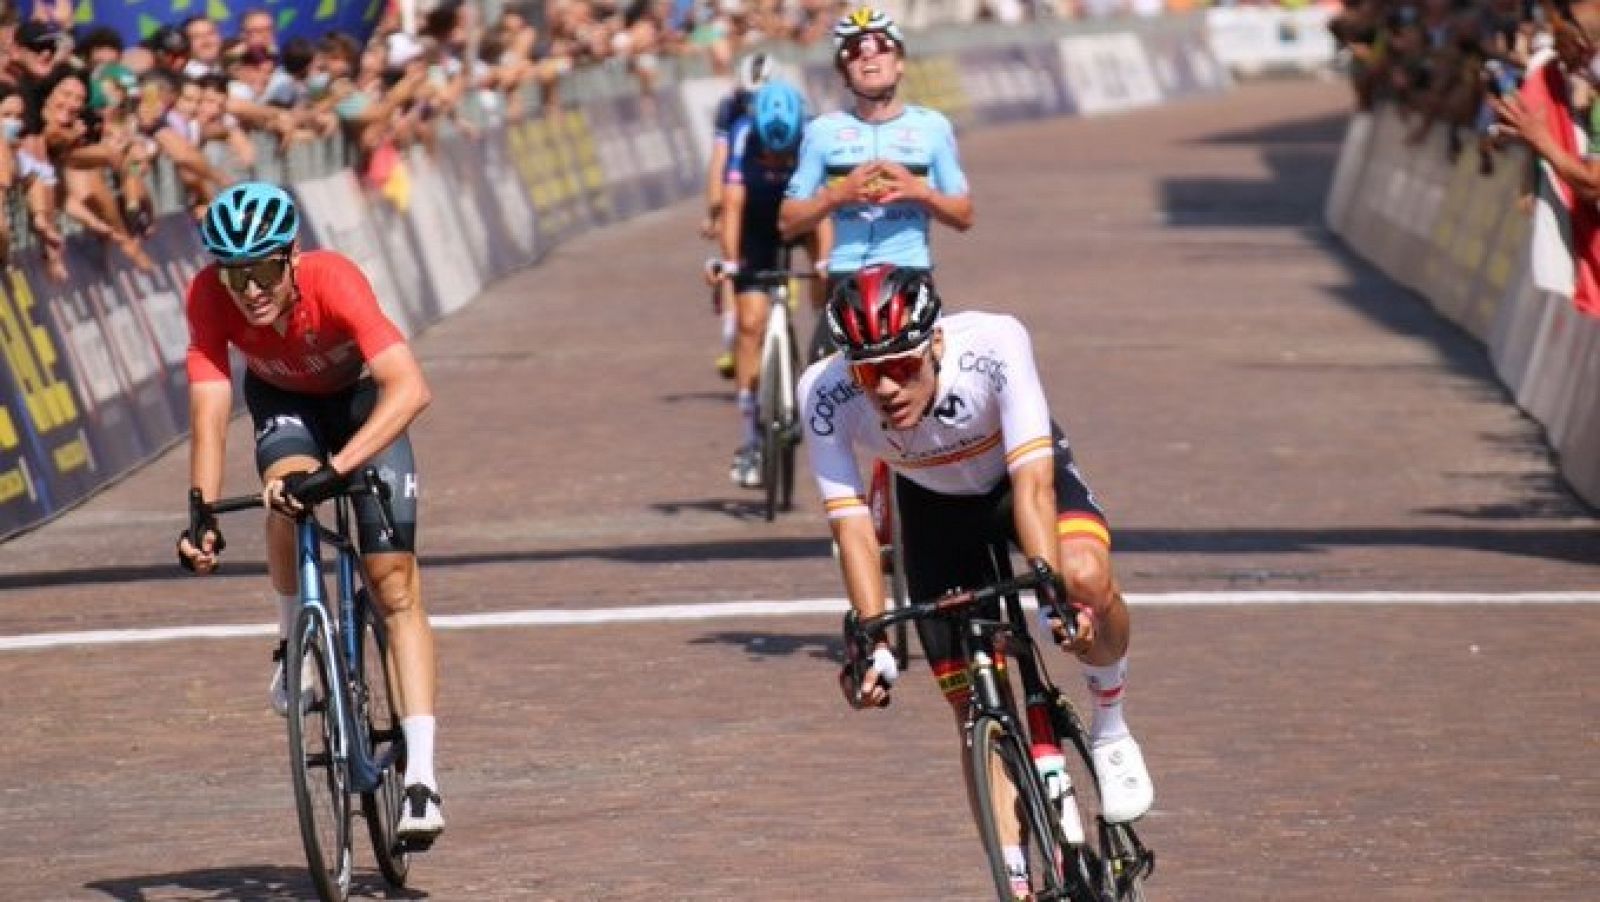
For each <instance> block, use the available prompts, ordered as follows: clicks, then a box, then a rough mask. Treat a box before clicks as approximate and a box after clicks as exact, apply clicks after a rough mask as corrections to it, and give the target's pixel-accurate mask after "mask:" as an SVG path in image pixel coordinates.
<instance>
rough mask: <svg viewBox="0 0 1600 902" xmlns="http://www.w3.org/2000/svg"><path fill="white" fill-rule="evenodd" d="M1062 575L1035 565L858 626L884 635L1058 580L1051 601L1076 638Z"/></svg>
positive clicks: (867, 633)
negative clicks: (904, 625)
mask: <svg viewBox="0 0 1600 902" xmlns="http://www.w3.org/2000/svg"><path fill="white" fill-rule="evenodd" d="M1059 579H1060V576H1059V575H1058V574H1056V573H1054V572H1052V571H1049V570H1041V569H1038V568H1035V569H1033V570H1031V571H1029V572H1028V573H1025V574H1023V575H1021V576H1018V577H1014V578H1012V579H1006V580H1000V581H998V582H995V583H991V584H990V585H987V586H983V587H981V588H977V589H961V590H957V591H955V592H952V593H950V594H948V595H942V596H939V597H938V598H930V599H927V600H924V601H915V602H912V603H910V604H908V605H906V606H905V607H903V608H901V609H899V610H896V611H887V612H885V613H882V614H877V615H874V616H872V617H868V618H866V619H864V620H861V621H859V622H858V624H857V627H856V629H857V630H858V631H859V632H860V634H861V635H862V636H867V637H870V636H876V635H881V634H882V633H883V632H884V631H886V630H887V629H889V628H890V627H892V626H895V625H896V624H900V623H906V622H909V621H913V620H928V619H932V618H937V617H950V616H953V615H955V614H958V613H960V612H962V611H965V610H968V609H969V608H973V607H976V606H977V605H980V604H984V603H985V602H988V601H992V600H994V599H996V598H1000V597H1003V596H1006V595H1014V594H1017V593H1020V592H1030V591H1031V592H1034V593H1035V594H1038V592H1039V589H1040V588H1042V587H1043V586H1045V584H1047V583H1056V584H1057V586H1056V587H1057V591H1056V592H1054V593H1052V594H1053V596H1054V597H1053V598H1051V600H1050V603H1051V604H1052V606H1053V607H1054V608H1055V616H1056V617H1057V618H1059V619H1060V620H1061V622H1062V624H1063V625H1064V626H1065V627H1066V631H1067V639H1068V641H1071V640H1072V639H1076V638H1077V633H1078V621H1077V618H1076V617H1074V616H1072V614H1073V612H1072V610H1071V609H1070V606H1069V605H1068V604H1067V603H1066V598H1065V594H1066V593H1065V592H1062V591H1060V588H1061V587H1060V585H1059V583H1058V582H1057V581H1058V580H1059ZM1040 601H1041V602H1043V601H1044V599H1042V598H1041V599H1040Z"/></svg>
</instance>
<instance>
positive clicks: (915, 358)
mask: <svg viewBox="0 0 1600 902" xmlns="http://www.w3.org/2000/svg"><path fill="white" fill-rule="evenodd" d="M927 350H928V349H927V348H926V347H922V348H918V349H916V350H915V351H911V352H909V353H906V354H895V355H894V356H892V357H874V358H871V359H868V360H856V361H852V362H851V363H850V377H851V378H853V379H855V380H856V384H857V385H859V386H861V387H862V388H865V389H871V388H873V387H874V386H876V385H877V384H878V380H879V379H888V380H889V381H890V382H893V383H894V384H896V385H905V384H906V383H908V382H910V381H911V380H913V379H915V378H917V375H918V374H919V373H921V372H922V367H923V364H925V363H926V362H927V360H928V355H927Z"/></svg>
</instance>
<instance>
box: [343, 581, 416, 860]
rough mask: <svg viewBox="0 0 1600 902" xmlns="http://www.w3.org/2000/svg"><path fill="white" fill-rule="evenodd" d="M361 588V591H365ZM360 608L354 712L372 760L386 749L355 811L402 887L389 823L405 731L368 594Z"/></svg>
mask: <svg viewBox="0 0 1600 902" xmlns="http://www.w3.org/2000/svg"><path fill="white" fill-rule="evenodd" d="M365 592H366V590H365V589H363V590H362V593H363V594H365ZM358 604H359V605H360V607H361V609H362V610H363V611H365V615H364V616H363V618H362V628H361V662H362V663H361V668H362V677H361V680H360V682H359V683H356V684H355V685H354V686H353V687H352V688H353V689H354V690H355V691H354V692H352V693H351V694H352V695H355V696H356V697H358V698H359V699H360V701H359V702H358V704H357V706H356V713H357V715H358V716H359V717H360V718H361V722H362V724H363V725H364V730H363V732H364V735H365V737H366V741H367V748H368V749H369V750H370V752H371V754H372V758H373V760H374V761H376V760H380V759H381V758H382V757H384V756H385V755H392V756H393V757H392V759H391V760H390V762H389V765H388V766H387V767H385V768H384V769H383V772H382V774H381V775H380V777H379V783H378V788H377V789H375V790H373V791H371V792H364V793H362V794H361V813H362V815H363V817H364V818H365V819H366V822H367V835H368V837H370V838H371V840H372V854H373V857H374V858H375V859H377V862H378V871H379V872H380V873H382V874H383V879H384V881H385V882H387V883H388V884H389V885H390V886H392V887H396V888H399V887H403V886H405V885H406V878H407V877H408V876H409V875H410V872H411V856H410V854H409V853H408V852H407V850H406V848H405V847H404V845H403V844H402V843H401V842H400V839H399V836H398V835H397V834H396V833H395V827H396V826H397V825H398V824H399V822H400V806H401V805H402V804H404V802H405V793H406V791H405V785H404V778H405V734H404V733H402V732H401V729H400V712H399V710H398V708H397V707H396V706H395V699H397V698H398V697H399V694H398V693H397V692H396V691H395V685H394V681H393V679H391V671H390V669H389V668H388V667H387V666H386V659H387V658H386V652H387V650H388V645H389V642H388V637H387V635H386V634H385V633H384V628H383V624H382V622H381V621H379V620H378V619H377V616H376V612H374V611H373V609H372V607H371V602H370V600H367V601H361V602H358Z"/></svg>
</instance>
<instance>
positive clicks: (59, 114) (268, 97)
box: [0, 0, 1187, 280]
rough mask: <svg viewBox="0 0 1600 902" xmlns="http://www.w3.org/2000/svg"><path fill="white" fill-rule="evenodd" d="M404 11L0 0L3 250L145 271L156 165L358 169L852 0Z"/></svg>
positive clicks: (1094, 4) (1113, 8)
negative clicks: (594, 73)
mask: <svg viewBox="0 0 1600 902" xmlns="http://www.w3.org/2000/svg"><path fill="white" fill-rule="evenodd" d="M1154 2H1155V7H1154V8H1155V9H1157V10H1159V9H1160V8H1161V7H1162V5H1163V3H1162V0H1154ZM418 5H419V6H420V7H421V12H420V13H418V14H417V15H416V21H414V22H404V21H403V20H404V19H406V18H407V17H406V16H404V15H403V14H402V10H401V8H400V5H399V4H398V3H393V2H391V3H390V4H388V6H387V7H386V8H385V11H384V13H383V15H382V18H381V20H380V22H379V23H378V25H377V28H376V30H375V31H374V32H373V33H372V35H371V36H370V37H368V38H367V39H366V40H364V41H362V40H357V39H356V38H355V37H353V36H352V35H349V34H345V33H341V32H337V31H335V32H330V33H327V34H323V35H321V36H320V37H318V38H316V39H310V38H306V37H294V38H290V39H287V40H280V37H279V35H278V34H277V25H276V22H277V20H276V18H275V16H274V14H273V13H272V12H271V11H269V10H268V9H266V8H257V9H252V10H249V11H246V12H243V13H242V14H241V15H239V16H238V17H237V18H236V19H234V20H233V21H236V22H237V23H238V27H237V29H236V31H235V32H234V33H231V34H230V33H225V32H224V31H223V29H222V28H220V27H219V25H218V24H217V22H215V21H213V20H212V19H209V18H207V17H205V16H204V15H196V16H193V17H191V18H189V19H187V20H184V21H182V22H179V23H176V24H170V25H163V26H161V27H160V28H158V29H156V30H155V31H153V32H151V33H150V34H149V35H148V36H146V37H145V38H144V39H143V40H141V41H139V42H138V43H129V42H126V41H124V39H123V37H122V35H121V34H119V33H118V32H117V31H116V30H114V29H111V28H108V27H104V26H96V25H94V24H93V23H90V24H87V25H81V24H80V25H73V23H74V22H75V21H76V20H77V19H78V18H79V17H78V16H77V10H75V3H74V0H38V2H36V3H35V4H34V8H33V10H32V12H31V13H30V14H29V15H27V16H23V15H22V14H21V13H20V12H19V10H18V8H17V5H16V4H15V3H14V2H11V0H0V127H3V128H4V138H5V140H4V141H3V142H0V192H4V194H5V195H6V208H7V215H5V216H0V262H3V261H6V260H9V257H10V252H11V248H12V245H13V242H14V240H17V241H20V240H23V239H22V238H21V236H18V235H17V234H16V233H17V231H18V230H23V231H26V233H27V236H26V238H27V239H28V240H31V242H32V243H33V244H35V245H36V246H37V247H38V248H39V251H40V254H41V258H42V260H43V263H44V266H45V268H46V271H47V272H48V274H49V275H50V277H51V278H54V279H57V280H64V279H66V277H67V275H68V274H67V266H66V256H65V253H64V247H65V235H66V234H67V233H68V232H70V231H73V230H82V231H86V232H88V233H91V234H93V235H95V236H98V237H99V238H101V239H103V240H104V241H105V242H106V243H108V244H109V245H113V246H114V247H115V248H116V251H117V252H119V253H120V254H122V255H124V256H125V257H126V258H127V259H128V260H129V261H131V262H132V263H133V265H135V266H138V267H141V268H143V267H149V266H150V265H151V261H150V259H149V257H148V256H147V254H146V252H145V250H144V247H143V243H144V240H145V239H146V238H147V237H148V236H149V234H150V232H151V229H152V228H153V225H154V221H155V215H156V212H157V209H156V197H157V196H158V192H157V190H156V188H157V187H158V186H157V185H155V184H154V180H155V179H156V178H158V177H159V176H157V172H158V171H159V172H161V173H167V172H170V174H171V175H170V178H171V180H172V185H171V188H173V189H175V193H176V194H177V195H178V196H179V197H180V198H181V200H180V203H181V205H182V207H183V208H184V209H186V210H188V211H189V212H190V213H191V214H193V215H196V216H198V215H199V213H200V212H201V211H203V210H204V209H205V207H206V205H207V204H208V203H209V202H210V200H211V198H212V197H213V196H214V195H215V194H216V193H217V192H218V191H219V190H220V189H221V188H223V187H224V186H226V185H227V184H229V183H231V182H232V181H233V180H234V179H235V178H236V177H239V176H242V175H244V174H247V173H250V172H251V170H252V167H253V166H254V165H255V164H256V163H257V162H258V160H259V157H260V156H261V155H262V154H284V153H286V152H288V151H289V150H290V149H291V148H292V147H293V146H294V145H295V144H296V143H300V142H308V141H317V140H320V139H323V138H327V137H329V136H333V135H339V136H342V137H343V138H344V144H343V146H344V147H345V148H346V153H347V154H348V155H349V157H350V159H349V160H348V162H349V163H350V164H351V165H352V166H354V167H356V169H357V171H358V172H362V173H366V172H367V171H368V170H369V168H370V167H372V166H373V165H374V164H375V163H378V162H381V161H382V160H384V159H385V158H389V159H392V158H393V156H394V152H395V151H403V150H405V149H406V148H408V147H410V146H412V145H417V144H420V145H422V146H424V147H428V146H430V145H431V142H432V141H433V140H434V139H435V137H436V136H437V134H438V133H439V131H440V129H441V127H448V128H452V129H456V130H459V131H462V132H465V133H467V134H469V135H470V134H473V133H475V132H476V131H478V130H479V129H482V128H484V127H486V126H493V125H496V124H499V123H502V122H505V121H507V120H515V119H519V118H521V117H522V116H524V115H526V114H527V111H528V110H529V109H555V108H558V107H559V104H560V102H561V99H562V98H561V97H560V91H561V85H562V84H563V76H564V75H565V74H566V73H569V72H572V71H574V70H576V69H579V68H582V67H609V68H610V69H612V70H614V71H616V72H620V73H625V74H627V75H628V76H630V77H632V78H634V79H637V81H638V83H639V87H640V88H641V90H642V91H644V92H645V93H646V94H647V95H648V94H649V92H651V91H652V90H653V89H654V88H655V87H656V86H657V84H658V82H659V76H660V71H661V68H662V65H663V63H664V61H665V60H667V59H669V58H675V57H676V58H681V57H690V56H701V57H704V59H705V60H706V61H707V62H708V64H709V68H710V70H711V71H712V72H713V73H717V74H730V73H731V72H732V69H733V65H734V62H735V60H736V59H737V58H738V57H739V56H740V55H741V54H743V53H745V52H748V51H749V50H750V49H751V48H752V47H754V46H757V45H759V44H761V43H763V42H769V41H783V42H789V43H792V44H795V45H799V46H806V45H810V44H814V43H817V42H819V41H822V40H825V39H827V37H828V35H829V32H830V28H831V26H832V23H833V21H834V20H835V19H836V18H837V17H838V16H839V15H840V14H841V13H842V12H843V11H844V10H846V9H847V8H848V7H849V6H850V5H851V4H850V3H848V2H841V0H628V2H619V0H524V2H516V0H510V2H504V3H498V4H493V5H491V7H490V8H495V9H497V14H496V16H495V18H494V19H493V21H490V22H480V21H479V14H478V11H479V9H480V8H482V6H483V5H482V4H479V3H476V2H464V0H444V2H433V3H430V2H429V0H422V2H421V3H420V4H418ZM1150 5H1151V4H1150V3H1149V2H1141V0H987V2H986V3H985V5H984V7H983V9H984V16H985V17H986V18H993V19H999V20H1002V21H1018V20H1021V19H1026V18H1032V17H1047V16H1048V17H1077V16H1088V17H1101V16H1109V15H1124V14H1127V15H1135V14H1144V15H1147V14H1150V10H1149V7H1150ZM1173 5H1174V6H1179V5H1182V6H1187V3H1182V4H1173ZM405 25H409V26H410V27H409V28H407V27H403V26H405ZM162 196H167V195H162Z"/></svg>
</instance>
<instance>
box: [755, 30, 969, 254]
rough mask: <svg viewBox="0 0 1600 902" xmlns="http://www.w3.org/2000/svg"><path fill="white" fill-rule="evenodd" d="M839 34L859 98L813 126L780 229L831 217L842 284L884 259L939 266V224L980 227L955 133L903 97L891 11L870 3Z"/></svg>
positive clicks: (847, 75) (840, 61)
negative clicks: (934, 253) (933, 238)
mask: <svg viewBox="0 0 1600 902" xmlns="http://www.w3.org/2000/svg"><path fill="white" fill-rule="evenodd" d="M833 40H834V47H835V56H834V65H835V66H836V67H837V68H838V70H839V73H840V75H841V76H843V78H844V81H845V85H846V86H847V87H848V88H849V89H850V92H851V93H852V94H853V95H855V103H854V105H853V107H852V109H850V110H848V111H845V110H841V111H838V112H834V113H829V114H828V115H826V116H819V117H817V118H816V119H815V120H813V121H812V123H811V124H810V125H809V126H807V127H806V133H805V138H804V140H802V142H801V145H800V163H799V167H798V168H797V169H796V170H795V174H794V177H793V178H791V179H790V180H789V188H788V191H787V194H786V196H785V198H784V201H783V207H782V209H781V211H780V212H779V215H778V223H779V228H781V229H782V230H783V234H784V237H785V238H788V239H791V240H792V238H793V236H796V235H804V234H806V233H808V232H810V231H811V230H812V229H814V228H816V225H817V223H819V222H821V221H822V220H824V219H830V218H831V219H832V221H833V224H834V236H835V237H834V247H833V252H832V253H831V254H830V255H829V258H828V262H829V274H830V276H832V277H833V278H834V279H835V281H837V279H839V278H842V277H844V276H847V275H849V274H850V273H852V272H855V271H856V270H858V269H860V268H861V267H863V266H869V265H871V264H874V263H893V264H895V265H897V266H901V267H917V268H920V269H931V268H932V266H933V263H932V258H931V256H930V254H929V250H928V228H929V223H930V222H931V221H934V220H937V221H938V222H941V223H943V224H944V225H947V226H949V227H951V228H954V229H956V230H958V231H965V230H967V229H969V228H971V227H972V219H973V213H972V197H971V196H970V194H969V193H968V190H967V180H966V176H965V174H963V173H962V171H961V164H960V161H959V159H958V157H957V154H956V142H955V132H954V130H953V129H952V128H951V126H950V121H949V120H948V119H946V118H945V117H944V115H943V114H941V113H939V112H938V111H936V110H932V109H928V108H927V107H921V106H915V105H910V104H907V103H905V102H904V101H903V100H901V99H900V98H899V97H898V96H897V92H898V90H899V87H900V79H901V78H902V77H903V76H904V74H905V39H904V37H903V36H902V34H901V33H900V28H899V26H897V25H896V24H895V23H894V21H893V20H892V19H890V18H889V17H888V16H887V15H885V14H884V13H883V12H881V11H879V10H876V9H872V8H870V7H861V8H860V9H857V10H855V11H853V12H851V13H849V14H847V15H845V16H844V17H843V18H841V19H839V21H838V22H837V23H836V24H835V25H834V28H833Z"/></svg>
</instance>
